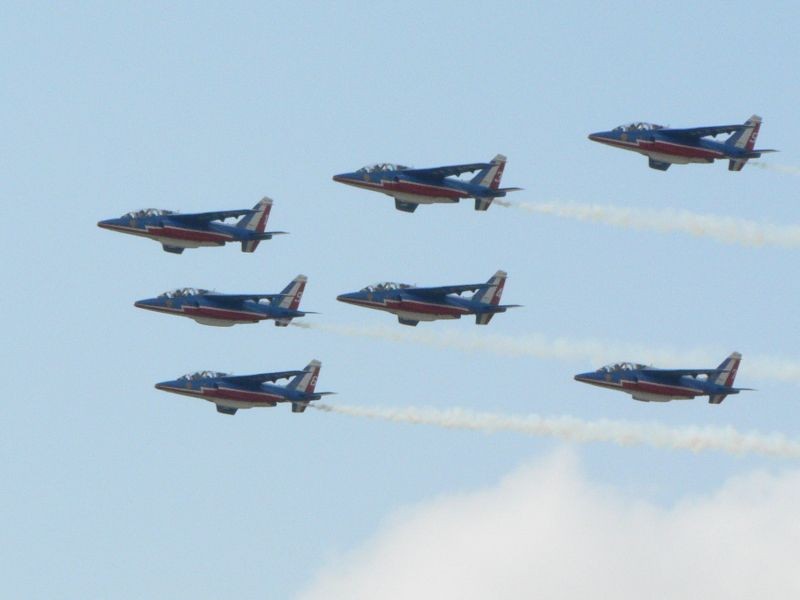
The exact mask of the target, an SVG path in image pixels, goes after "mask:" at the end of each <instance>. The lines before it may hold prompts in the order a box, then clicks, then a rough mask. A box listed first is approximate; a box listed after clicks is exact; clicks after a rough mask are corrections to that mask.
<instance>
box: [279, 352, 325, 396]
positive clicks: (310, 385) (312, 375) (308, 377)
mask: <svg viewBox="0 0 800 600" xmlns="http://www.w3.org/2000/svg"><path fill="white" fill-rule="evenodd" d="M321 368H322V363H321V362H319V361H318V360H312V361H311V362H310V363H308V365H306V368H305V369H303V373H301V374H300V375H295V376H294V379H292V380H291V381H290V382H289V385H287V386H286V387H287V388H289V389H290V390H297V391H299V392H305V393H306V394H313V393H314V388H315V387H316V386H317V377H319V371H320V369H321Z"/></svg>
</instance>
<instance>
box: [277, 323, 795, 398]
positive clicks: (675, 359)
mask: <svg viewBox="0 0 800 600" xmlns="http://www.w3.org/2000/svg"><path fill="white" fill-rule="evenodd" d="M292 325H294V326H295V327H301V328H303V329H316V330H318V331H324V332H327V333H333V334H336V335H343V336H347V337H362V338H372V339H380V340H386V341H390V342H399V343H407V344H420V345H423V346H429V347H432V348H443V349H450V350H458V351H461V352H488V353H491V354H495V355H497V356H507V357H512V358H513V357H531V358H539V359H547V360H559V361H567V362H582V363H584V364H586V363H589V364H590V365H593V366H597V367H599V366H600V365H603V364H606V363H608V362H613V361H623V360H635V361H637V362H642V361H645V362H648V363H652V364H653V365H656V366H659V367H698V368H699V367H701V366H716V365H717V364H719V363H720V362H721V361H722V359H723V358H724V357H725V356H726V355H727V353H729V352H730V351H731V350H733V348H727V349H717V350H714V349H709V348H705V349H703V348H694V349H691V348H690V349H685V348H682V349H677V348H672V349H671V348H653V347H648V346H644V345H641V344H632V343H625V342H618V341H611V340H596V339H569V338H565V337H549V336H546V335H544V334H541V333H528V334H520V335H513V336H512V335H502V334H496V333H495V334H493V333H485V332H481V334H480V335H478V334H472V333H464V332H461V331H456V330H451V331H425V330H419V329H414V330H412V329H410V328H404V329H401V328H399V327H386V326H365V325H337V324H330V323H325V324H323V323H313V324H312V323H292ZM744 360H745V362H744V365H743V367H742V369H743V372H746V374H747V376H748V377H753V378H756V379H767V380H773V381H783V382H790V383H795V384H800V359H795V360H792V359H786V358H780V357H774V356H745V359H744Z"/></svg>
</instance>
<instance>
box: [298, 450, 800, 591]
mask: <svg viewBox="0 0 800 600" xmlns="http://www.w3.org/2000/svg"><path fill="white" fill-rule="evenodd" d="M798 506H800V472H798V471H791V472H786V473H784V474H781V475H768V474H765V473H760V472H755V473H751V474H748V475H744V476H739V477H736V478H734V479H732V480H730V481H728V482H727V483H726V484H725V485H724V486H723V487H722V488H720V489H719V490H717V491H716V492H714V493H713V494H710V495H706V496H697V497H694V496H687V497H685V498H684V499H682V500H680V501H679V502H677V503H675V504H674V505H673V506H671V507H669V508H662V507H658V506H656V505H654V504H652V503H650V502H648V501H644V500H641V499H637V498H635V497H633V496H631V495H630V494H628V493H623V492H622V491H620V490H614V489H609V488H607V487H604V486H601V485H598V484H596V483H592V482H590V481H588V480H587V479H586V477H585V476H584V475H583V474H582V473H581V471H580V469H579V468H578V465H577V461H576V460H575V459H574V458H573V457H572V456H571V455H567V454H563V453H561V454H557V455H555V456H554V457H551V458H549V459H548V460H546V461H544V462H542V463H541V464H538V465H535V466H532V467H525V468H521V469H519V470H517V471H516V472H514V473H512V474H511V475H509V476H508V477H506V478H504V479H503V480H502V481H501V482H499V483H498V484H497V485H495V486H492V487H490V488H488V489H485V490H480V491H476V492H471V493H466V494H456V495H447V496H444V497H441V498H439V499H436V500H433V501H430V502H425V503H422V504H420V505H419V506H416V507H412V508H407V509H403V510H401V511H399V512H398V513H396V514H395V515H394V516H393V517H391V518H390V519H389V521H388V522H387V523H386V524H385V526H383V527H382V528H381V530H380V531H378V532H377V533H376V535H375V537H374V538H373V539H371V540H369V541H368V542H366V543H365V544H364V545H363V546H362V547H361V548H359V549H357V550H355V551H353V552H352V553H350V554H349V555H347V556H344V557H342V558H340V559H337V560H336V561H335V562H334V563H332V564H329V565H327V566H325V567H324V568H323V569H322V570H321V571H320V572H319V573H318V574H317V576H316V578H315V581H314V582H313V583H312V584H311V585H310V586H309V588H308V589H306V590H305V591H304V592H303V593H301V594H300V595H299V597H300V598H301V599H302V600H316V599H318V598H320V599H322V598H324V599H325V600H336V599H340V598H342V599H344V598H347V599H348V600H358V599H362V598H363V599H366V598H369V599H375V598H380V599H382V600H392V599H395V598H403V599H408V598H436V599H437V600H448V599H451V598H452V599H456V598H457V599H459V600H470V599H473V598H475V599H477V598H481V599H484V598H492V599H502V600H505V599H517V598H519V599H522V598H526V599H527V598H559V599H566V600H569V599H573V598H574V599H578V598H580V599H585V598H613V599H614V600H629V599H630V600H634V599H635V600H641V599H642V598H652V597H657V598H665V599H671V598H676V599H677V598H680V599H685V598H703V599H704V600H714V599H717V598H719V599H723V598H724V599H725V600H732V599H738V598H741V599H745V598H746V599H752V598H797V597H800V571H798V569H797V558H796V553H797V549H798V548H800V521H799V520H798V519H797V510H798Z"/></svg>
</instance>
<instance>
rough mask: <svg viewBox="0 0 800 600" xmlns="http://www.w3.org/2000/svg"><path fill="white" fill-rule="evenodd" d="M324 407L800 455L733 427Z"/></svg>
mask: <svg viewBox="0 0 800 600" xmlns="http://www.w3.org/2000/svg"><path fill="white" fill-rule="evenodd" d="M312 406H314V408H317V409H318V410H321V411H324V412H333V413H339V414H343V415H349V416H351V417H362V418H367V419H377V420H381V421H392V422H396V423H409V424H412V425H434V426H437V427H444V428H446V429H462V430H471V431H482V432H485V433H495V432H514V433H521V434H524V435H532V436H544V437H554V438H558V439H562V440H566V441H569V442H577V443H582V444H585V443H590V442H611V443H613V444H617V445H619V446H652V447H654V448H666V449H670V450H691V451H692V452H701V451H706V450H716V451H719V452H725V453H728V454H734V455H744V454H757V455H761V456H770V457H774V458H786V459H800V441H796V440H792V439H789V438H787V437H786V436H784V435H783V434H780V433H758V432H749V433H744V432H741V431H738V430H737V429H734V428H733V427H697V426H689V427H667V426H665V425H659V424H657V423H634V422H631V421H612V420H608V419H600V420H597V421H585V420H583V419H578V418H576V417H570V416H558V417H543V416H541V415H535V414H534V415H526V416H510V415H499V414H493V413H480V412H472V411H468V410H464V409H460V408H451V409H446V410H437V409H432V408H415V407H408V408H379V407H364V406H342V405H338V404H337V405H330V404H316V405H312Z"/></svg>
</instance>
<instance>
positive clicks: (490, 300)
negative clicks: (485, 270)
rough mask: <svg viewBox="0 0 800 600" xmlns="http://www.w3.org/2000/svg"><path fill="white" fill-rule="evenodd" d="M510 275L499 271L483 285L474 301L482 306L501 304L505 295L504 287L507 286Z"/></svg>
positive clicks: (476, 293)
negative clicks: (501, 299)
mask: <svg viewBox="0 0 800 600" xmlns="http://www.w3.org/2000/svg"><path fill="white" fill-rule="evenodd" d="M506 277H508V273H506V272H505V271H497V273H495V274H494V275H492V277H491V278H490V279H489V281H487V282H486V283H485V284H484V285H482V286H481V287H480V288H479V289H478V291H477V292H475V295H474V296H473V297H472V299H473V300H474V301H475V302H480V303H481V304H492V305H497V304H500V297H501V296H502V295H503V287H504V286H505V284H506Z"/></svg>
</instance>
